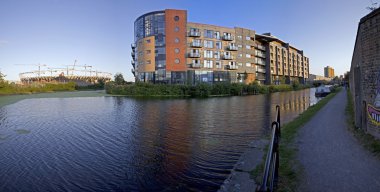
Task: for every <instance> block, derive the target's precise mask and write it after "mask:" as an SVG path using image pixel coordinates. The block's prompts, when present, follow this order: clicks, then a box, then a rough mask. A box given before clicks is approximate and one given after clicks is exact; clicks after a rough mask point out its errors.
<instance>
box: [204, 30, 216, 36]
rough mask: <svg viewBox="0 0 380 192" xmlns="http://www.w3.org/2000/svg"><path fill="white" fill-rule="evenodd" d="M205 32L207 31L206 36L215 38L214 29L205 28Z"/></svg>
mask: <svg viewBox="0 0 380 192" xmlns="http://www.w3.org/2000/svg"><path fill="white" fill-rule="evenodd" d="M204 32H205V33H204V37H206V38H213V37H214V31H213V30H207V29H205V31H204Z"/></svg>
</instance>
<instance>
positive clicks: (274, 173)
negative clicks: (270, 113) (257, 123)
mask: <svg viewBox="0 0 380 192" xmlns="http://www.w3.org/2000/svg"><path fill="white" fill-rule="evenodd" d="M280 137H281V116H280V106H278V105H277V106H276V120H275V121H273V122H272V139H271V141H270V146H269V151H268V154H267V158H266V161H265V167H264V173H263V181H262V183H261V185H259V186H258V187H257V189H256V192H268V191H274V190H275V188H276V187H277V183H278V168H279V158H280V154H279V142H280Z"/></svg>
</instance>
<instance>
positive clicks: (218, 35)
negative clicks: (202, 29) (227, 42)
mask: <svg viewBox="0 0 380 192" xmlns="http://www.w3.org/2000/svg"><path fill="white" fill-rule="evenodd" d="M214 38H215V39H220V32H219V31H215V32H214Z"/></svg>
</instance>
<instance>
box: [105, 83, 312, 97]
mask: <svg viewBox="0 0 380 192" xmlns="http://www.w3.org/2000/svg"><path fill="white" fill-rule="evenodd" d="M105 88H106V92H107V93H108V94H116V95H125V96H134V97H141V96H143V97H168V96H169V97H173V96H177V97H220V96H239V95H258V94H267V93H274V92H284V91H296V90H301V89H306V88H310V86H309V85H301V84H299V83H297V82H294V83H293V84H291V85H285V84H283V85H259V84H257V83H252V84H248V85H246V84H243V83H216V84H205V83H202V84H198V85H194V86H192V85H165V84H150V83H135V84H128V85H118V84H116V83H114V82H111V83H108V84H106V87H105Z"/></svg>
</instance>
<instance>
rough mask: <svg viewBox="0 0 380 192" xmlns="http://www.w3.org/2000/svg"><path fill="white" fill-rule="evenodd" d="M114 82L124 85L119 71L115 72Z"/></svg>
mask: <svg viewBox="0 0 380 192" xmlns="http://www.w3.org/2000/svg"><path fill="white" fill-rule="evenodd" d="M115 83H116V85H124V84H125V80H124V77H123V74H121V73H116V74H115Z"/></svg>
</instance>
